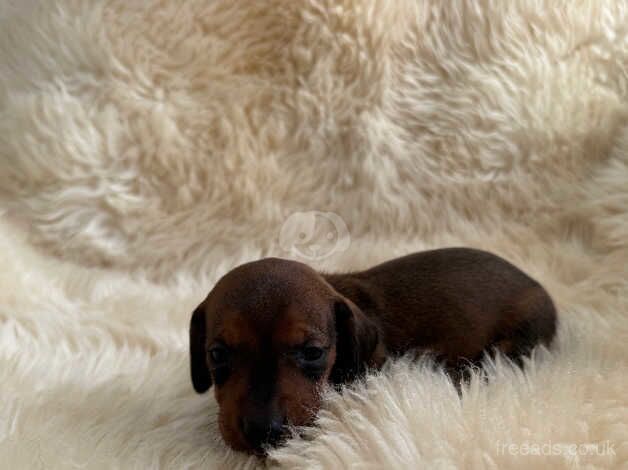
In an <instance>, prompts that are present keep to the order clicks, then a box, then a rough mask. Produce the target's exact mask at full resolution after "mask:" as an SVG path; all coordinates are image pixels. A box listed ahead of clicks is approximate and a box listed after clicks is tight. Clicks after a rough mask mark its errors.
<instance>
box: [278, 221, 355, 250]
mask: <svg viewBox="0 0 628 470" xmlns="http://www.w3.org/2000/svg"><path fill="white" fill-rule="evenodd" d="M350 244H351V237H350V236H349V229H348V228H347V224H345V222H344V220H342V218H341V217H340V216H339V215H338V214H335V213H334V212H320V211H307V212H295V213H293V214H291V215H290V217H288V218H287V219H286V221H285V222H284V223H283V225H282V226H281V230H280V232H279V245H280V246H281V248H282V249H283V250H284V251H287V252H289V253H290V254H292V255H294V256H297V257H300V258H303V259H306V260H309V261H315V260H321V259H324V258H328V257H329V256H332V255H333V254H335V253H341V252H343V251H345V250H346V249H347V248H349V245H350Z"/></svg>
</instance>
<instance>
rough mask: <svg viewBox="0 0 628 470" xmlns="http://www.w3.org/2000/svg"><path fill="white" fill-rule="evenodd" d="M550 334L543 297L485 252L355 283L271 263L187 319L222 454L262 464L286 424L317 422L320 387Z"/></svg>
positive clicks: (194, 366)
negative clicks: (211, 391) (413, 355)
mask: <svg viewBox="0 0 628 470" xmlns="http://www.w3.org/2000/svg"><path fill="white" fill-rule="evenodd" d="M555 331H556V310H555V308H554V305H553V303H552V300H551V299H550V297H549V295H548V294H547V292H546V291H545V290H544V289H543V287H541V285H540V284H538V283H537V282H536V281H534V280H533V279H531V278H530V277H528V276H527V275H526V274H524V273H523V272H521V271H520V270H519V269H517V268H516V267H514V266H513V265H512V264H510V263H508V262H507V261H505V260H503V259H501V258H499V257H497V256H495V255H492V254H490V253H487V252H484V251H479V250H472V249H466V248H447V249H441V250H434V251H426V252H422V253H417V254H413V255H409V256H405V257H403V258H399V259H395V260H392V261H389V262H386V263H383V264H380V265H378V266H375V267H374V268H372V269H369V270H367V271H362V272H358V273H351V274H320V273H318V272H316V271H314V270H313V269H311V268H310V267H308V266H306V265H304V264H302V263H298V262H295V261H288V260H282V259H277V258H267V259H263V260H260V261H255V262H252V263H247V264H244V265H242V266H239V267H237V268H236V269H234V270H233V271H231V272H229V273H227V274H226V275H225V276H224V277H223V278H222V279H220V281H219V282H218V283H217V284H216V286H215V287H214V289H213V290H212V291H211V292H210V293H209V295H208V296H207V298H206V299H205V300H204V301H203V302H202V303H201V304H200V305H199V306H198V308H197V309H196V310H195V311H194V314H193V316H192V321H191V325H190V355H191V372H192V383H193V385H194V388H195V390H196V391H197V392H199V393H203V392H205V391H206V390H207V389H208V388H209V387H210V386H211V385H212V384H213V385H214V386H215V395H216V400H217V401H218V404H219V407H220V411H219V425H220V431H221V433H222V435H223V437H224V439H225V441H226V442H227V444H229V445H230V446H231V447H232V448H234V449H237V450H244V451H247V452H253V453H257V454H261V453H263V452H264V448H265V447H267V446H269V445H270V446H272V445H275V444H277V443H278V442H279V441H280V440H281V439H282V437H283V436H284V435H285V432H286V430H287V425H297V426H301V425H307V424H309V423H311V422H312V420H313V418H314V416H315V415H316V412H317V410H318V408H319V406H320V394H319V392H320V389H321V386H322V385H323V384H325V383H327V382H331V383H335V384H339V383H343V382H346V381H350V380H352V379H354V378H355V377H357V376H359V375H360V374H362V373H363V372H364V371H365V370H366V368H369V367H370V368H377V367H380V366H381V365H382V364H383V363H384V361H385V360H386V358H387V357H388V356H390V355H397V354H403V353H404V352H406V351H408V350H413V349H414V350H417V351H419V352H421V351H431V352H433V353H435V354H437V355H439V356H440V357H442V358H443V359H444V360H445V362H446V363H447V365H448V366H455V365H456V364H458V363H459V361H461V360H470V361H475V360H478V359H480V358H481V356H482V354H483V353H484V352H485V351H487V350H490V349H492V348H497V349H499V350H501V351H503V352H504V353H506V354H507V355H509V356H510V357H513V358H518V357H520V356H521V355H524V354H527V353H528V352H529V351H530V350H531V349H532V348H533V347H534V346H535V345H537V344H539V343H541V344H545V345H549V343H550V342H551V341H552V338H553V337H554V333H555Z"/></svg>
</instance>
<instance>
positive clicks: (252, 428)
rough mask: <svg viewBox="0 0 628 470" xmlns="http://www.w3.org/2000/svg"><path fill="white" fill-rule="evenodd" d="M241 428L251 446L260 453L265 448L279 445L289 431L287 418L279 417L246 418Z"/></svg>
mask: <svg viewBox="0 0 628 470" xmlns="http://www.w3.org/2000/svg"><path fill="white" fill-rule="evenodd" d="M240 427H241V429H242V434H243V435H244V437H245V439H246V441H247V443H248V444H249V446H251V448H252V449H255V450H256V451H258V452H259V451H261V450H262V448H263V447H264V446H267V445H269V446H275V445H277V444H278V443H279V442H280V441H281V440H282V438H283V437H284V435H285V433H286V429H287V427H286V420H285V418H283V417H279V416H272V417H260V416H257V417H245V418H242V419H241V420H240Z"/></svg>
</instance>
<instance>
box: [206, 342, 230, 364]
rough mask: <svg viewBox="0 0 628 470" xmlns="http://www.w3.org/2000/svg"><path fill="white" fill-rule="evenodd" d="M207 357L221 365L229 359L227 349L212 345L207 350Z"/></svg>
mask: <svg viewBox="0 0 628 470" xmlns="http://www.w3.org/2000/svg"><path fill="white" fill-rule="evenodd" d="M209 357H210V358H211V360H212V362H213V363H214V364H215V365H217V366H219V365H223V364H225V363H226V362H227V361H228V360H229V350H228V349H227V348H225V347H224V346H214V347H213V348H211V349H210V350H209Z"/></svg>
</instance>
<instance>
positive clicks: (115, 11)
mask: <svg viewBox="0 0 628 470" xmlns="http://www.w3.org/2000/svg"><path fill="white" fill-rule="evenodd" d="M0 198H1V199H0V204H1V214H2V215H1V216H0V265H1V266H2V269H1V271H0V285H1V286H2V287H1V289H0V383H1V384H2V385H1V386H0V461H2V462H3V466H4V467H5V468H16V469H17V468H157V467H163V468H190V467H193V468H230V467H236V466H245V467H249V468H257V467H263V466H270V467H277V468H342V467H345V468H347V467H351V468H391V469H400V468H551V469H560V468H574V467H586V468H617V467H622V466H623V465H626V463H627V461H628V5H627V4H626V2H625V1H624V0H582V1H577V2H576V1H572V0H508V1H505V0H474V1H471V0H469V1H441V0H420V1H419V0H299V1H296V0H264V1H262V0H213V1H212V0H185V1H177V0H171V1H169V0H144V1H129V0H89V1H88V0H56V1H53V0H50V1H48V0H45V1H44V0H40V1H36V0H0ZM452 245H467V246H473V247H478V248H484V249H488V250H491V251H494V252H496V253H497V254H499V255H501V256H504V257H505V258H507V259H509V260H511V261H512V262H514V263H516V264H517V265H519V266H520V267H522V268H523V269H524V270H526V271H527V272H528V273H530V274H531V275H532V276H534V277H536V278H537V279H538V280H540V281H541V282H542V283H544V285H545V286H546V287H547V289H548V291H549V292H550V293H551V295H552V296H553V297H554V299H555V301H556V304H557V306H558V307H559V310H560V329H559V335H558V338H557V341H556V344H555V345H554V347H553V348H552V349H551V350H549V351H547V350H539V351H536V354H535V355H534V357H533V358H532V359H531V361H530V362H529V363H528V364H527V367H526V369H525V372H522V371H520V370H518V369H516V368H512V367H511V366H510V365H509V364H507V363H505V362H504V361H502V360H499V359H498V360H497V361H496V362H495V363H493V364H489V365H487V369H486V374H487V375H488V381H486V380H483V379H481V378H480V377H477V376H476V377H474V378H473V380H472V381H471V382H470V384H469V385H468V386H467V387H465V388H464V389H463V390H462V393H461V394H460V395H459V394H458V393H457V391H456V390H455V388H454V387H453V386H452V385H451V384H450V383H449V382H448V381H447V379H446V378H445V377H444V376H443V375H442V374H441V373H439V372H438V371H437V370H433V368H432V367H431V365H430V363H429V360H427V359H426V360H424V361H421V362H419V363H409V362H406V361H404V360H399V361H396V362H393V363H391V364H389V365H388V366H387V367H386V368H385V370H383V371H381V372H380V373H377V374H372V375H369V376H368V377H367V378H366V379H365V380H364V381H363V382H362V383H359V384H356V385H355V386H352V387H349V388H347V389H345V390H344V391H342V392H341V393H338V392H332V391H330V392H329V393H328V394H327V397H326V400H325V405H324V409H323V410H322V412H321V413H320V419H319V422H318V425H317V426H316V427H314V428H311V429H309V430H308V431H307V432H306V433H305V434H304V435H303V436H300V437H295V438H294V439H293V440H291V441H290V442H289V443H288V444H287V445H286V446H285V447H283V448H281V449H277V450H276V451H274V452H272V453H271V455H270V457H269V458H268V459H267V461H266V462H261V461H259V460H257V459H256V458H254V457H247V456H245V455H242V454H238V453H234V452H232V451H230V450H228V449H227V448H226V446H225V445H224V444H223V442H222V440H221V438H220V435H219V432H218V430H217V427H216V422H215V418H216V405H215V402H214V400H213V397H212V395H211V393H208V394H205V395H196V394H195V393H194V392H193V390H192V387H191V384H190V380H189V376H188V367H189V365H188V349H187V348H188V345H187V328H188V322H189V318H190V314H191V311H192V309H193V308H194V307H195V306H196V304H197V303H198V302H199V301H200V300H201V299H202V298H203V297H204V296H205V295H206V294H207V292H208V290H209V289H210V288H211V287H212V285H213V283H214V282H215V281H216V280H217V279H218V278H219V276H221V275H222V274H224V273H225V272H226V271H227V270H229V269H230V268H232V267H234V266H236V265H238V264H240V263H242V262H244V261H248V260H253V259H257V258H260V257H264V256H269V255H274V256H282V257H289V258H294V259H299V260H303V261H306V262H309V263H310V264H312V265H313V266H315V267H316V268H320V269H325V270H334V269H338V270H350V269H358V268H365V267H368V266H370V265H372V264H375V263H377V262H380V261H383V260H386V259H389V258H392V257H395V256H399V255H402V254H406V253H409V252H412V251H417V250H423V249H428V248H434V247H441V246H452ZM623 468H625V467H623Z"/></svg>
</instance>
